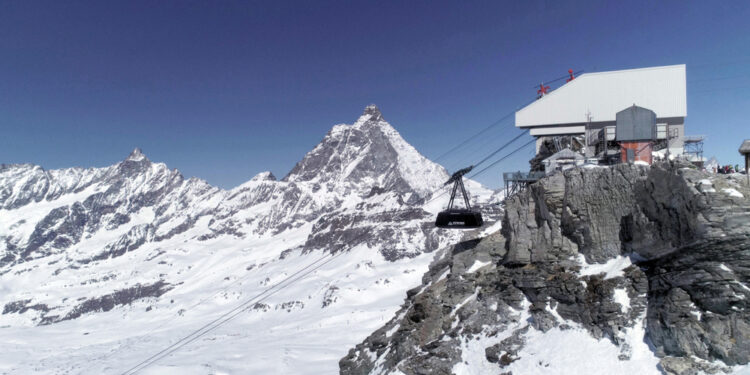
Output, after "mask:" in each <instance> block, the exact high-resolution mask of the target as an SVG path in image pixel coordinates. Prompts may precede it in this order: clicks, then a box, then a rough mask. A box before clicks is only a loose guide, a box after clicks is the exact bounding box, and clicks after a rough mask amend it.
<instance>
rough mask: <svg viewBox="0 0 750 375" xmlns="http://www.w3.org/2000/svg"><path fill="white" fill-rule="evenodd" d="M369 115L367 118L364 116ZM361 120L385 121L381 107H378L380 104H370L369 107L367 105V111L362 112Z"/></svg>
mask: <svg viewBox="0 0 750 375" xmlns="http://www.w3.org/2000/svg"><path fill="white" fill-rule="evenodd" d="M364 117H367V118H364ZM360 120H365V121H368V120H369V121H385V120H384V119H383V114H382V113H380V109H378V106H376V105H375V104H370V105H368V106H367V107H365V111H364V112H362V116H360Z"/></svg>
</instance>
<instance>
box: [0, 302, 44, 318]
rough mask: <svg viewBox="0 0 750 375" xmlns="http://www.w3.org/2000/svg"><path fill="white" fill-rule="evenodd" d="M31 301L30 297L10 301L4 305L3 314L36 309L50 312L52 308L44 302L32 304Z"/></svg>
mask: <svg viewBox="0 0 750 375" xmlns="http://www.w3.org/2000/svg"><path fill="white" fill-rule="evenodd" d="M30 303H31V300H30V299H26V300H21V301H13V302H8V303H6V304H5V306H4V307H3V315H4V314H14V313H18V314H23V313H25V312H26V311H28V310H36V311H40V312H43V313H46V312H49V310H50V309H49V307H48V306H47V305H45V304H43V303H37V304H35V305H30Z"/></svg>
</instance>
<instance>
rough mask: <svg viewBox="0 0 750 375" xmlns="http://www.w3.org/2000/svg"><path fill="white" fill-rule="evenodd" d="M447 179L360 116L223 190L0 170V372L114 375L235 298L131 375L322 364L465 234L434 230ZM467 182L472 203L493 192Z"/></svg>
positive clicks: (172, 174)
mask: <svg viewBox="0 0 750 375" xmlns="http://www.w3.org/2000/svg"><path fill="white" fill-rule="evenodd" d="M447 178H448V174H447V173H446V171H445V170H444V169H443V168H442V167H441V166H439V165H437V164H435V163H432V162H430V161H429V160H427V159H426V158H424V157H423V156H422V155H420V154H419V153H418V152H417V151H416V150H415V149H414V148H413V147H412V146H410V145H409V144H408V143H407V142H406V141H405V140H403V138H401V136H400V135H399V134H398V132H397V131H396V130H395V129H394V128H393V127H392V126H391V125H390V124H388V123H387V122H385V120H384V119H383V117H382V115H381V114H380V112H379V111H378V110H377V108H376V107H374V106H368V107H367V108H366V109H365V112H364V114H363V115H362V116H361V117H360V118H359V119H358V120H357V121H356V122H355V123H354V124H353V125H337V126H335V127H334V128H333V129H331V131H330V132H329V133H328V134H327V135H326V136H325V138H324V139H323V140H322V141H321V143H320V144H319V145H318V146H316V147H315V148H314V149H313V150H312V151H310V153H308V154H307V155H306V156H305V158H304V159H303V160H302V161H300V163H298V164H297V166H295V168H294V169H293V170H292V171H291V172H290V173H289V174H288V175H287V176H286V177H285V178H284V179H283V180H281V181H277V180H276V179H275V177H274V176H273V175H272V174H270V173H268V172H264V173H261V174H259V175H257V176H255V177H253V178H252V179H250V180H249V181H248V182H246V183H244V184H242V185H240V186H238V187H236V188H234V189H231V190H222V189H218V188H215V187H212V186H210V185H208V184H207V183H206V182H204V181H202V180H199V179H195V178H191V179H185V178H183V176H182V175H181V174H180V173H179V172H178V171H177V170H170V169H168V168H167V166H166V165H164V164H161V163H153V162H151V161H150V160H149V159H148V158H147V157H146V156H145V155H143V153H142V152H141V151H140V150H138V149H136V150H134V151H133V153H131V154H130V155H129V156H128V157H127V158H126V159H125V160H123V161H122V162H120V163H118V164H115V165H113V166H110V167H106V168H89V169H81V168H70V169H64V170H53V171H47V170H44V169H43V168H41V167H38V166H32V165H2V166H0V292H1V293H0V306H2V308H3V311H2V314H0V340H2V342H3V343H4V345H3V349H4V350H2V351H0V373H13V374H28V373H51V374H52V373H102V372H105V373H121V372H124V371H125V370H127V369H128V368H130V367H131V366H135V365H136V364H137V363H139V362H140V361H142V360H144V359H146V358H148V357H149V356H150V355H152V354H154V353H156V352H158V351H160V350H162V349H164V348H165V347H167V346H168V345H170V344H172V343H174V342H175V341H176V340H177V339H178V338H181V337H184V336H186V335H188V334H190V333H191V332H192V331H193V330H196V329H198V328H200V327H201V326H203V325H204V324H206V323H208V322H210V321H212V320H214V319H215V318H217V317H219V316H220V315H221V314H222V313H224V312H226V311H228V310H231V309H232V308H234V307H235V306H238V305H240V304H241V303H243V302H245V301H250V302H252V303H251V304H250V306H252V308H250V309H248V310H247V311H245V312H242V313H241V314H240V315H238V316H237V317H236V318H235V319H233V320H232V321H230V322H228V323H227V324H226V325H224V326H222V327H220V328H218V329H217V330H215V331H212V332H210V333H208V334H206V335H205V336H202V337H200V338H199V339H197V340H195V341H194V342H192V343H190V344H188V345H187V346H185V347H183V348H182V349H180V350H179V351H177V352H176V353H175V354H173V355H171V356H169V357H167V358H164V359H162V360H160V361H158V362H157V363H156V364H154V365H152V366H150V367H148V368H146V369H145V370H144V371H142V373H154V374H164V373H179V374H185V373H188V374H189V373H195V374H205V373H310V374H319V373H333V372H336V371H338V360H339V359H340V358H341V357H343V356H344V355H345V354H346V351H347V350H348V348H349V347H351V346H353V345H354V344H356V343H357V342H360V341H362V340H363V339H364V338H365V337H366V336H367V335H368V334H369V333H370V332H371V331H373V330H374V329H376V328H377V327H379V326H381V325H383V324H384V322H386V321H388V320H389V319H391V318H392V315H393V313H394V312H395V311H396V310H397V309H398V307H399V305H400V304H401V303H402V302H403V298H404V295H405V292H406V290H408V289H410V288H412V287H414V286H416V285H419V284H420V282H421V278H422V275H423V273H424V272H425V271H426V270H427V266H428V265H429V263H430V262H431V261H432V258H433V254H434V253H435V250H438V249H441V248H446V247H448V246H450V245H451V244H454V243H456V242H458V241H460V240H461V239H462V238H463V237H464V235H466V236H472V235H474V234H476V233H478V232H479V231H478V230H477V231H468V232H462V231H445V230H438V229H436V228H434V226H433V225H432V220H433V218H434V217H433V214H432V213H433V212H434V211H435V210H436V209H439V207H441V206H442V205H444V204H445V202H446V201H447V196H446V195H442V196H440V198H439V199H434V200H430V198H431V197H434V196H436V195H439V194H441V193H442V192H443V190H440V188H441V186H442V184H443V182H444V181H445V180H446V179H447ZM468 185H469V188H470V190H471V193H472V195H473V201H474V204H481V205H486V204H487V203H488V202H489V201H490V200H496V199H497V196H496V195H493V194H492V192H491V191H489V190H486V189H484V188H482V187H481V186H479V185H478V184H476V183H473V182H469V184H468ZM433 192H436V193H434V194H431V193H433ZM489 207H490V208H485V209H484V211H485V216H487V218H488V219H489V220H488V221H489V222H490V223H489V224H490V225H491V224H492V221H493V218H494V219H497V218H498V215H499V212H498V210H497V209H493V208H491V207H493V206H489ZM331 254H337V256H336V257H335V258H330V255H331ZM323 257H326V258H325V259H332V260H331V262H330V263H326V264H323V265H322V266H321V267H320V268H319V269H317V270H315V271H314V272H312V273H310V274H308V275H305V276H304V278H302V279H300V280H297V281H296V282H294V283H293V284H291V285H289V286H286V287H285V288H283V289H279V290H276V289H269V288H273V287H274V285H276V284H277V283H279V282H282V281H283V280H285V278H286V277H289V276H291V275H294V274H295V273H296V272H297V271H300V270H307V268H305V267H308V266H309V265H310V264H311V263H313V262H315V261H317V260H320V259H323ZM270 290H273V291H275V292H274V294H272V295H263V296H262V298H256V299H252V298H253V297H254V296H259V295H261V293H264V292H268V291H270Z"/></svg>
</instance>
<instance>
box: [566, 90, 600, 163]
mask: <svg viewBox="0 0 750 375" xmlns="http://www.w3.org/2000/svg"><path fill="white" fill-rule="evenodd" d="M571 79H572V78H571ZM590 127H591V110H586V125H585V128H584V131H583V134H584V136H585V137H586V154H587V155H586V157H589V155H588V154H589V128H590ZM590 156H594V153H593V152H592V153H591V155H590Z"/></svg>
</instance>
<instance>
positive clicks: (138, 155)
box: [125, 147, 148, 161]
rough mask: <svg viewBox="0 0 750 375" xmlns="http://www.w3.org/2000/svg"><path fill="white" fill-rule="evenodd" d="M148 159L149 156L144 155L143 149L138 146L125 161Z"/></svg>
mask: <svg viewBox="0 0 750 375" xmlns="http://www.w3.org/2000/svg"><path fill="white" fill-rule="evenodd" d="M143 160H146V161H148V158H147V157H146V155H143V151H141V149H140V148H139V147H136V148H135V149H134V150H133V152H131V153H130V155H128V157H127V158H126V159H125V161H143Z"/></svg>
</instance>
